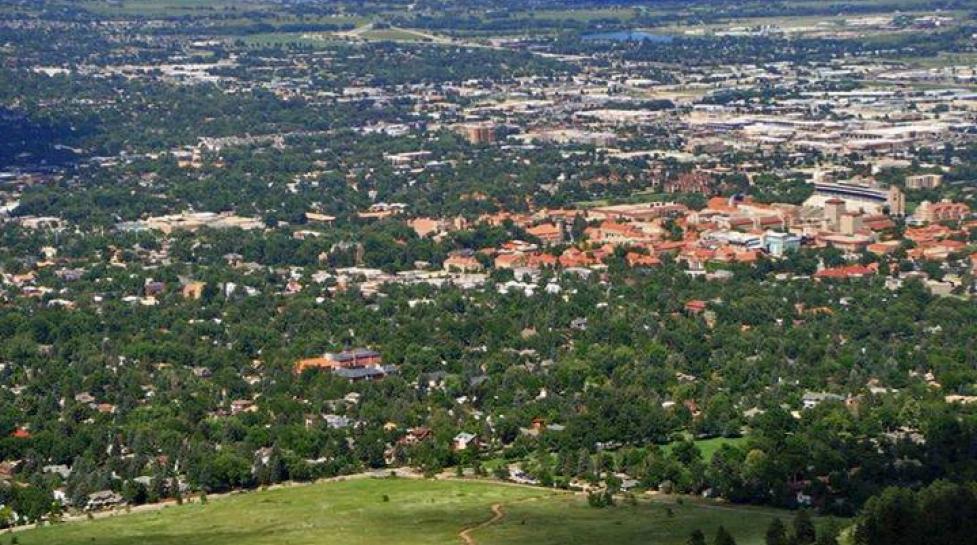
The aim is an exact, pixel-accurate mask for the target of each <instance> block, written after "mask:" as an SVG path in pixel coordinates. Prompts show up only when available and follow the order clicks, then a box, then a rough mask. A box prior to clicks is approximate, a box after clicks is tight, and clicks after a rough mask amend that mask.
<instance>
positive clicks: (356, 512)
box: [0, 479, 791, 545]
mask: <svg viewBox="0 0 977 545" xmlns="http://www.w3.org/2000/svg"><path fill="white" fill-rule="evenodd" d="M493 505H498V507H497V510H498V512H499V514H495V515H493V511H492V506H493ZM774 517H781V518H782V519H784V521H785V522H789V520H788V519H789V518H790V517H791V513H789V512H785V511H776V510H770V509H759V508H751V507H739V506H730V505H725V504H720V503H716V502H711V501H706V500H699V499H696V498H687V499H686V500H684V501H679V500H676V499H675V498H658V497H653V498H650V499H639V500H638V501H637V502H636V503H633V504H632V503H630V502H619V505H617V506H614V507H608V508H603V509H597V508H593V507H590V506H588V504H587V501H586V498H585V497H582V496H580V495H574V494H571V493H567V492H559V491H552V490H547V489H542V488H530V487H522V486H512V485H506V484H502V483H497V482H490V481H460V480H415V479H356V480H348V481H340V482H323V483H317V484H311V485H303V486H290V487H284V488H277V489H272V490H265V491H255V492H248V493H241V494H233V495H230V496H226V497H222V498H212V499H211V500H210V501H208V502H207V503H206V504H204V503H201V502H200V501H195V502H194V503H186V504H184V505H172V506H168V507H165V508H162V509H159V510H155V511H145V512H139V513H131V514H124V513H122V514H119V515H117V516H111V517H106V518H98V519H95V520H90V521H78V522H66V523H61V524H58V525H54V526H48V527H44V528H40V529H35V530H27V531H23V532H18V533H17V534H15V536H16V538H17V542H18V543H19V544H20V545H50V544H58V545H82V544H85V545H91V544H100V545H272V544H274V545H278V544H282V543H288V544H290V545H329V544H336V545H368V544H371V545H372V544H379V543H382V544H384V545H422V544H423V545H443V544H450V543H466V542H465V541H464V540H463V538H462V536H461V535H460V533H461V532H462V531H463V530H465V529H468V528H471V531H470V532H469V533H468V536H467V537H468V538H469V539H470V540H473V541H469V542H467V543H468V544H469V545H471V544H472V543H473V542H474V543H476V544H479V545H503V544H505V545H523V544H525V545H530V544H533V545H550V544H551V545H557V544H570V543H572V544H578V545H587V544H595V545H596V544H605V543H613V544H615V545H639V544H640V545H680V544H683V543H684V542H685V541H686V539H687V538H688V536H689V534H690V533H691V532H692V531H693V530H694V529H697V528H698V529H702V530H703V531H704V532H705V533H706V535H707V536H708V538H709V539H710V540H711V537H712V535H713V534H714V533H715V531H716V529H717V528H718V527H719V526H720V525H723V526H725V527H726V528H727V529H728V530H730V531H731V532H732V533H733V535H734V536H735V537H736V539H737V543H739V544H740V545H760V544H761V543H762V542H763V534H764V531H765V529H766V527H767V525H768V524H769V522H770V520H771V519H772V518H774ZM13 537H14V536H0V544H3V545H6V544H7V543H10V542H11V539H12V538H13Z"/></svg>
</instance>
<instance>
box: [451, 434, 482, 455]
mask: <svg viewBox="0 0 977 545" xmlns="http://www.w3.org/2000/svg"><path fill="white" fill-rule="evenodd" d="M477 444H478V436H476V435H475V434H474V433H468V432H461V433H459V434H458V435H456V436H455V438H454V439H452V441H451V448H452V450H455V451H460V450H467V449H468V447H469V446H474V445H477Z"/></svg>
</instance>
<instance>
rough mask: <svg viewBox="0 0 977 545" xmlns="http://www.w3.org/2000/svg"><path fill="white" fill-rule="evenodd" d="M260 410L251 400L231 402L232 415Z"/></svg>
mask: <svg viewBox="0 0 977 545" xmlns="http://www.w3.org/2000/svg"><path fill="white" fill-rule="evenodd" d="M257 410H258V406H257V405H255V404H254V401H252V400H250V399H235V400H234V401H232V402H231V414H232V415H236V414H241V413H251V412H255V411H257Z"/></svg>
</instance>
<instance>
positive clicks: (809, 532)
mask: <svg viewBox="0 0 977 545" xmlns="http://www.w3.org/2000/svg"><path fill="white" fill-rule="evenodd" d="M817 537H818V536H817V531H816V530H815V529H814V521H812V520H811V514H810V513H808V512H807V511H805V510H801V511H798V512H797V515H795V516H794V539H795V541H797V543H798V544H799V545H811V544H812V543H814V541H815V540H816V539H817Z"/></svg>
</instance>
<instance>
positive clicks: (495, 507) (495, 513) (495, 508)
mask: <svg viewBox="0 0 977 545" xmlns="http://www.w3.org/2000/svg"><path fill="white" fill-rule="evenodd" d="M504 518H505V511H503V510H502V504H501V503H493V504H492V518H490V519H488V520H485V521H482V522H479V523H478V524H476V525H474V526H469V527H468V528H465V529H464V530H462V531H460V532H458V537H460V538H461V541H462V542H463V543H464V544H465V545H478V542H477V541H475V538H473V537H472V532H474V531H475V530H479V529H481V528H485V527H486V526H489V525H491V524H495V523H496V522H499V521H500V520H502V519H504Z"/></svg>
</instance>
